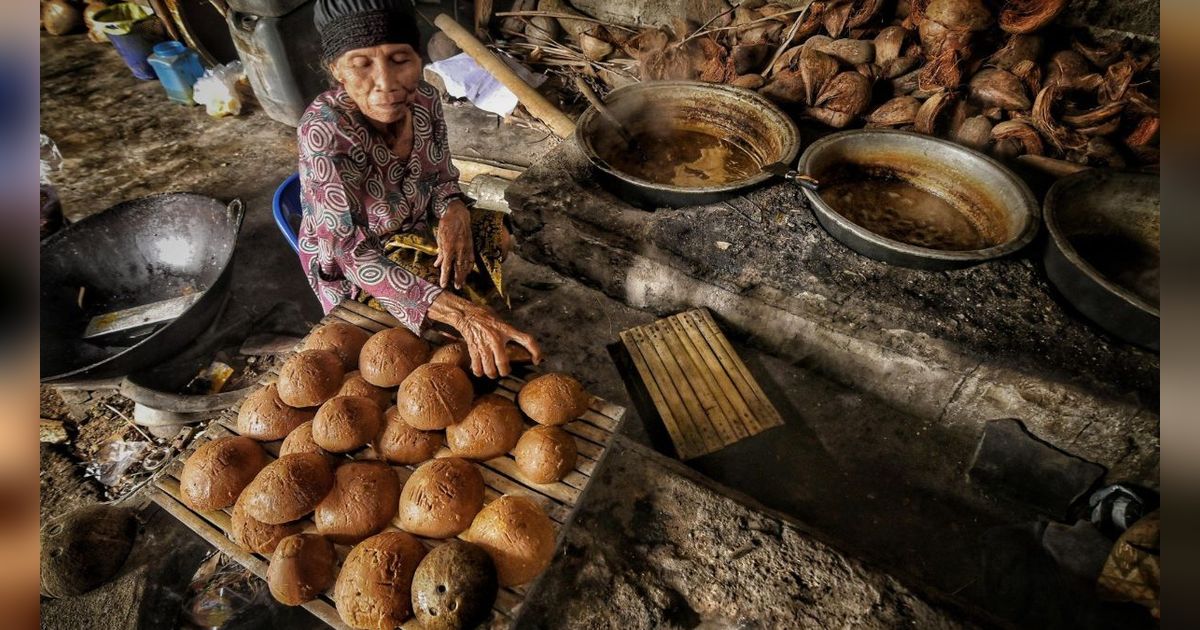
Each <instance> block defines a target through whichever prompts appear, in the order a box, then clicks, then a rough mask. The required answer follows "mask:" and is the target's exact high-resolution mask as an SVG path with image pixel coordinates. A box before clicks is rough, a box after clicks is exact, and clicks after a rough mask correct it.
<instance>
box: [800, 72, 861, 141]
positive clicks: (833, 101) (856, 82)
mask: <svg viewBox="0 0 1200 630" xmlns="http://www.w3.org/2000/svg"><path fill="white" fill-rule="evenodd" d="M870 102H871V82H870V81H868V80H867V78H866V77H864V76H863V75H861V74H859V73H857V72H842V73H840V74H838V75H837V76H835V77H833V79H831V80H830V81H829V82H828V83H827V84H826V85H825V88H824V89H822V90H821V92H820V93H819V94H818V95H817V98H816V101H815V102H814V106H813V107H809V108H807V109H805V110H804V112H805V113H806V114H807V115H809V116H811V117H812V118H815V119H816V120H819V121H821V122H823V123H825V124H826V125H829V126H830V127H833V128H835V129H841V128H843V127H845V126H846V125H848V124H850V122H851V121H852V120H854V119H855V118H856V117H858V116H859V115H860V114H862V113H863V112H864V111H866V109H867V106H868V105H869V104H870Z"/></svg>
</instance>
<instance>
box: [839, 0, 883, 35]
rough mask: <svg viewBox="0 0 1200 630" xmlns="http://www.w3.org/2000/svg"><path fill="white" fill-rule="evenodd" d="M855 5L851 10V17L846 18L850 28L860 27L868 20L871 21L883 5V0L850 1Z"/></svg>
mask: <svg viewBox="0 0 1200 630" xmlns="http://www.w3.org/2000/svg"><path fill="white" fill-rule="evenodd" d="M850 4H851V7H853V8H852V9H851V11H850V18H849V19H847V20H846V26H847V27H849V28H858V27H860V26H862V25H864V24H866V23H867V22H870V21H871V18H874V17H875V16H876V15H877V14H878V13H879V9H880V8H881V7H883V0H855V1H854V2H852V3H850Z"/></svg>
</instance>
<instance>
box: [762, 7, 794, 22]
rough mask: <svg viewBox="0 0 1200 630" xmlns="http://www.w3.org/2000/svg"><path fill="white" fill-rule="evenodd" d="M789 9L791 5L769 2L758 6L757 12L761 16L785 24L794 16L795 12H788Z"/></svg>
mask: <svg viewBox="0 0 1200 630" xmlns="http://www.w3.org/2000/svg"><path fill="white" fill-rule="evenodd" d="M791 10H792V7H790V6H788V5H786V4H782V3H779V2H771V3H768V4H764V5H763V6H761V7H759V9H758V13H759V15H761V16H763V17H769V18H775V19H776V20H779V21H781V22H783V23H785V24H791V23H792V21H793V20H795V18H796V16H795V14H792V13H788V11H791ZM781 14H782V15H781Z"/></svg>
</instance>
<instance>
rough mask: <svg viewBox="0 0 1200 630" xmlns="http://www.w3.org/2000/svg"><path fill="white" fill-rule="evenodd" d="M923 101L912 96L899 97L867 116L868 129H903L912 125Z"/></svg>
mask: <svg viewBox="0 0 1200 630" xmlns="http://www.w3.org/2000/svg"><path fill="white" fill-rule="evenodd" d="M919 109H921V101H918V100H917V99H915V98H913V97H911V96H897V97H896V98H893V99H891V100H889V101H887V102H885V103H884V104H883V105H880V106H879V107H877V108H875V111H873V112H871V113H870V114H868V115H867V118H866V120H867V126H868V127H902V126H904V125H911V124H912V123H913V121H914V120H916V118H917V110H919Z"/></svg>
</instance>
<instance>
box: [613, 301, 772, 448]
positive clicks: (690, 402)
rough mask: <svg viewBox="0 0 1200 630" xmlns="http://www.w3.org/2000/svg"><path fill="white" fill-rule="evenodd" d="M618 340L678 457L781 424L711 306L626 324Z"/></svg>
mask: <svg viewBox="0 0 1200 630" xmlns="http://www.w3.org/2000/svg"><path fill="white" fill-rule="evenodd" d="M621 342H622V343H624V345H625V349H626V350H628V352H629V357H630V359H631V361H632V362H633V365H634V367H635V368H636V369H637V372H638V375H639V376H640V377H641V380H642V383H643V384H644V385H645V387H646V391H647V394H648V396H649V397H650V400H651V401H652V402H653V403H654V407H655V409H656V410H657V411H658V415H659V417H661V418H662V421H663V424H664V425H665V426H666V429H667V434H668V435H669V436H670V437H671V442H672V443H674V444H675V450H676V452H677V453H678V455H679V458H680V459H684V460H688V459H692V458H695V457H700V456H701V455H707V454H708V453H712V452H714V451H717V450H720V449H722V448H725V447H726V446H729V445H730V444H733V443H734V442H737V441H738V440H742V439H745V438H747V437H750V436H752V435H757V434H759V433H761V432H763V431H765V430H767V429H769V428H771V427H777V426H779V425H782V424H783V419H782V418H781V417H780V416H779V411H777V410H776V409H775V406H774V405H773V404H771V401H770V400H769V399H767V396H766V394H764V393H763V391H762V388H761V387H759V385H758V382H757V381H755V380H754V377H753V376H751V374H750V370H748V369H746V364H745V363H743V362H742V360H741V358H739V357H738V355H737V353H736V352H735V351H734V350H733V346H732V345H731V344H730V343H729V340H728V339H726V338H725V335H724V334H723V333H721V329H720V328H719V327H718V326H717V323H716V322H715V321H714V320H713V318H712V314H711V313H709V312H708V309H704V308H699V309H694V310H690V311H684V312H682V313H678V314H675V315H672V316H671V317H667V318H664V319H660V320H658V321H656V322H654V323H652V324H646V325H644V326H638V327H636V328H630V329H628V330H625V331H623V332H621Z"/></svg>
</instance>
